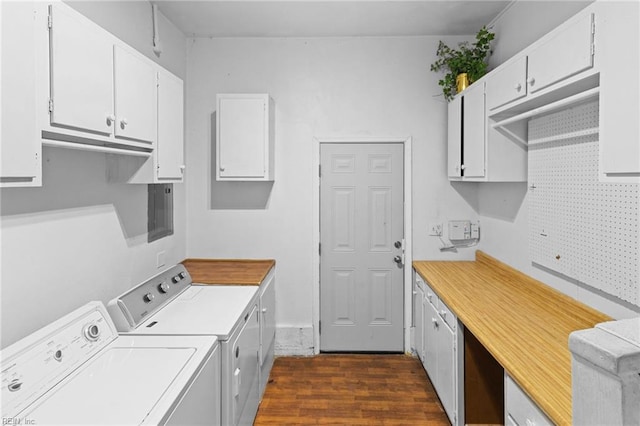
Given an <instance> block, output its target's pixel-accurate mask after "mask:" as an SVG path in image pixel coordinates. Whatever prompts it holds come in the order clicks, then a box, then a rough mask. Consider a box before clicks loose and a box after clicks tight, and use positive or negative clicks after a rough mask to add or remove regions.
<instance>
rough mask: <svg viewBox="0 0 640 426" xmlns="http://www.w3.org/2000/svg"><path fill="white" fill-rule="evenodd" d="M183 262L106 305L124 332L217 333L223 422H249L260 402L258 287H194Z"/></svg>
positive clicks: (195, 334)
mask: <svg viewBox="0 0 640 426" xmlns="http://www.w3.org/2000/svg"><path fill="white" fill-rule="evenodd" d="M191 284H192V281H191V276H190V275H189V273H188V272H187V270H186V269H185V267H184V266H183V265H177V266H174V267H172V268H170V269H168V270H167V271H164V272H162V273H160V274H158V275H156V276H155V277H153V278H151V279H149V280H148V281H146V282H144V283H142V284H140V285H139V286H137V287H135V288H133V289H131V290H130V291H128V292H126V293H124V294H123V295H121V296H119V297H117V298H116V299H114V300H112V301H110V302H109V304H108V310H109V313H110V314H111V317H112V318H113V320H114V322H115V324H116V327H117V328H118V331H120V333H121V334H123V335H144V336H150V335H160V336H204V335H208V336H216V337H217V338H218V342H219V343H220V349H221V360H222V363H221V407H222V424H223V425H225V426H231V425H233V426H237V425H251V424H253V420H254V418H255V415H256V413H257V411H258V404H259V398H260V395H259V359H258V351H259V346H260V336H259V319H258V307H257V305H258V287H256V286H197V285H191Z"/></svg>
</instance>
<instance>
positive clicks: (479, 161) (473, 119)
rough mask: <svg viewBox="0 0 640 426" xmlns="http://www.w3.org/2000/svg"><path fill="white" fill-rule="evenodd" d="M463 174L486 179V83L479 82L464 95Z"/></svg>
mask: <svg viewBox="0 0 640 426" xmlns="http://www.w3.org/2000/svg"><path fill="white" fill-rule="evenodd" d="M462 98H463V110H462V166H461V168H462V173H463V176H464V177H467V178H472V177H475V178H481V177H484V172H485V169H484V168H485V158H484V156H485V136H486V134H485V124H486V122H487V115H486V114H485V110H484V82H477V83H476V84H472V85H471V86H469V87H468V88H467V90H466V91H465V92H464V94H463V97H462Z"/></svg>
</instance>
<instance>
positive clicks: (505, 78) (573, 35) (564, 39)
mask: <svg viewBox="0 0 640 426" xmlns="http://www.w3.org/2000/svg"><path fill="white" fill-rule="evenodd" d="M594 28H595V24H594V15H593V13H586V14H583V15H581V16H579V17H578V18H576V19H573V20H571V21H569V22H568V23H567V24H565V25H563V26H561V27H559V28H558V29H556V30H554V31H552V32H551V33H549V35H548V36H545V37H544V38H543V39H542V40H540V41H539V42H536V43H534V44H533V45H532V46H531V47H530V48H529V49H527V50H526V51H525V53H523V54H520V55H517V56H515V57H514V58H512V59H511V60H509V61H507V62H506V63H505V64H504V65H502V66H500V67H498V68H497V69H496V70H495V71H493V72H491V73H490V74H488V75H487V77H486V80H487V108H488V109H489V111H490V114H492V113H493V112H494V111H495V110H498V109H500V110H503V109H504V108H509V107H508V105H509V104H511V103H512V102H514V101H525V100H527V99H528V97H531V96H532V95H534V94H536V93H537V92H538V91H541V90H543V89H552V87H551V86H553V85H554V84H556V83H560V82H562V81H564V80H566V79H568V78H570V77H573V76H576V75H578V74H581V73H583V72H584V71H587V70H590V69H592V68H593V66H594V57H593V56H594V47H593V46H594V41H593V34H594ZM503 107H504V108H503Z"/></svg>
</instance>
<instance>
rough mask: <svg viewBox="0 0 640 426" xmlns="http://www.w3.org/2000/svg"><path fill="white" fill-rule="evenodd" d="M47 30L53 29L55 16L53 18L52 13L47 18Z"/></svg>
mask: <svg viewBox="0 0 640 426" xmlns="http://www.w3.org/2000/svg"><path fill="white" fill-rule="evenodd" d="M47 28H49V29H51V28H53V16H51V13H49V16H47Z"/></svg>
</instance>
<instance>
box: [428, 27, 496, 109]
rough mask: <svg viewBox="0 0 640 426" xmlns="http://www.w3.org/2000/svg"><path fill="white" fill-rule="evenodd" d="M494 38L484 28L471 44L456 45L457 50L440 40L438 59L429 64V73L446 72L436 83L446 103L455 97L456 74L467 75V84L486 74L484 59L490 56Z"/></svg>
mask: <svg viewBox="0 0 640 426" xmlns="http://www.w3.org/2000/svg"><path fill="white" fill-rule="evenodd" d="M494 38H495V34H494V33H493V32H491V31H490V30H489V29H488V28H487V27H486V26H484V27H482V28H480V31H478V33H477V34H476V40H475V42H474V43H473V44H470V43H469V42H468V41H465V42H462V43H458V48H457V49H452V48H451V47H449V46H447V45H446V44H445V43H444V42H442V40H440V42H439V43H438V49H437V50H436V56H437V57H438V59H437V60H436V61H435V62H434V63H433V64H431V71H435V72H437V71H445V72H446V71H448V72H446V73H445V75H444V77H443V78H442V79H440V80H439V81H438V84H439V85H440V86H441V87H442V93H443V94H444V98H445V99H446V100H447V101H450V100H451V99H453V97H454V96H455V95H456V77H457V76H458V74H461V73H467V76H468V78H469V83H473V82H474V81H477V80H478V79H480V78H481V77H482V76H483V75H485V74H486V73H487V62H486V58H487V57H488V56H489V55H490V54H491V50H490V49H491V41H492V40H493V39H494Z"/></svg>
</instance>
